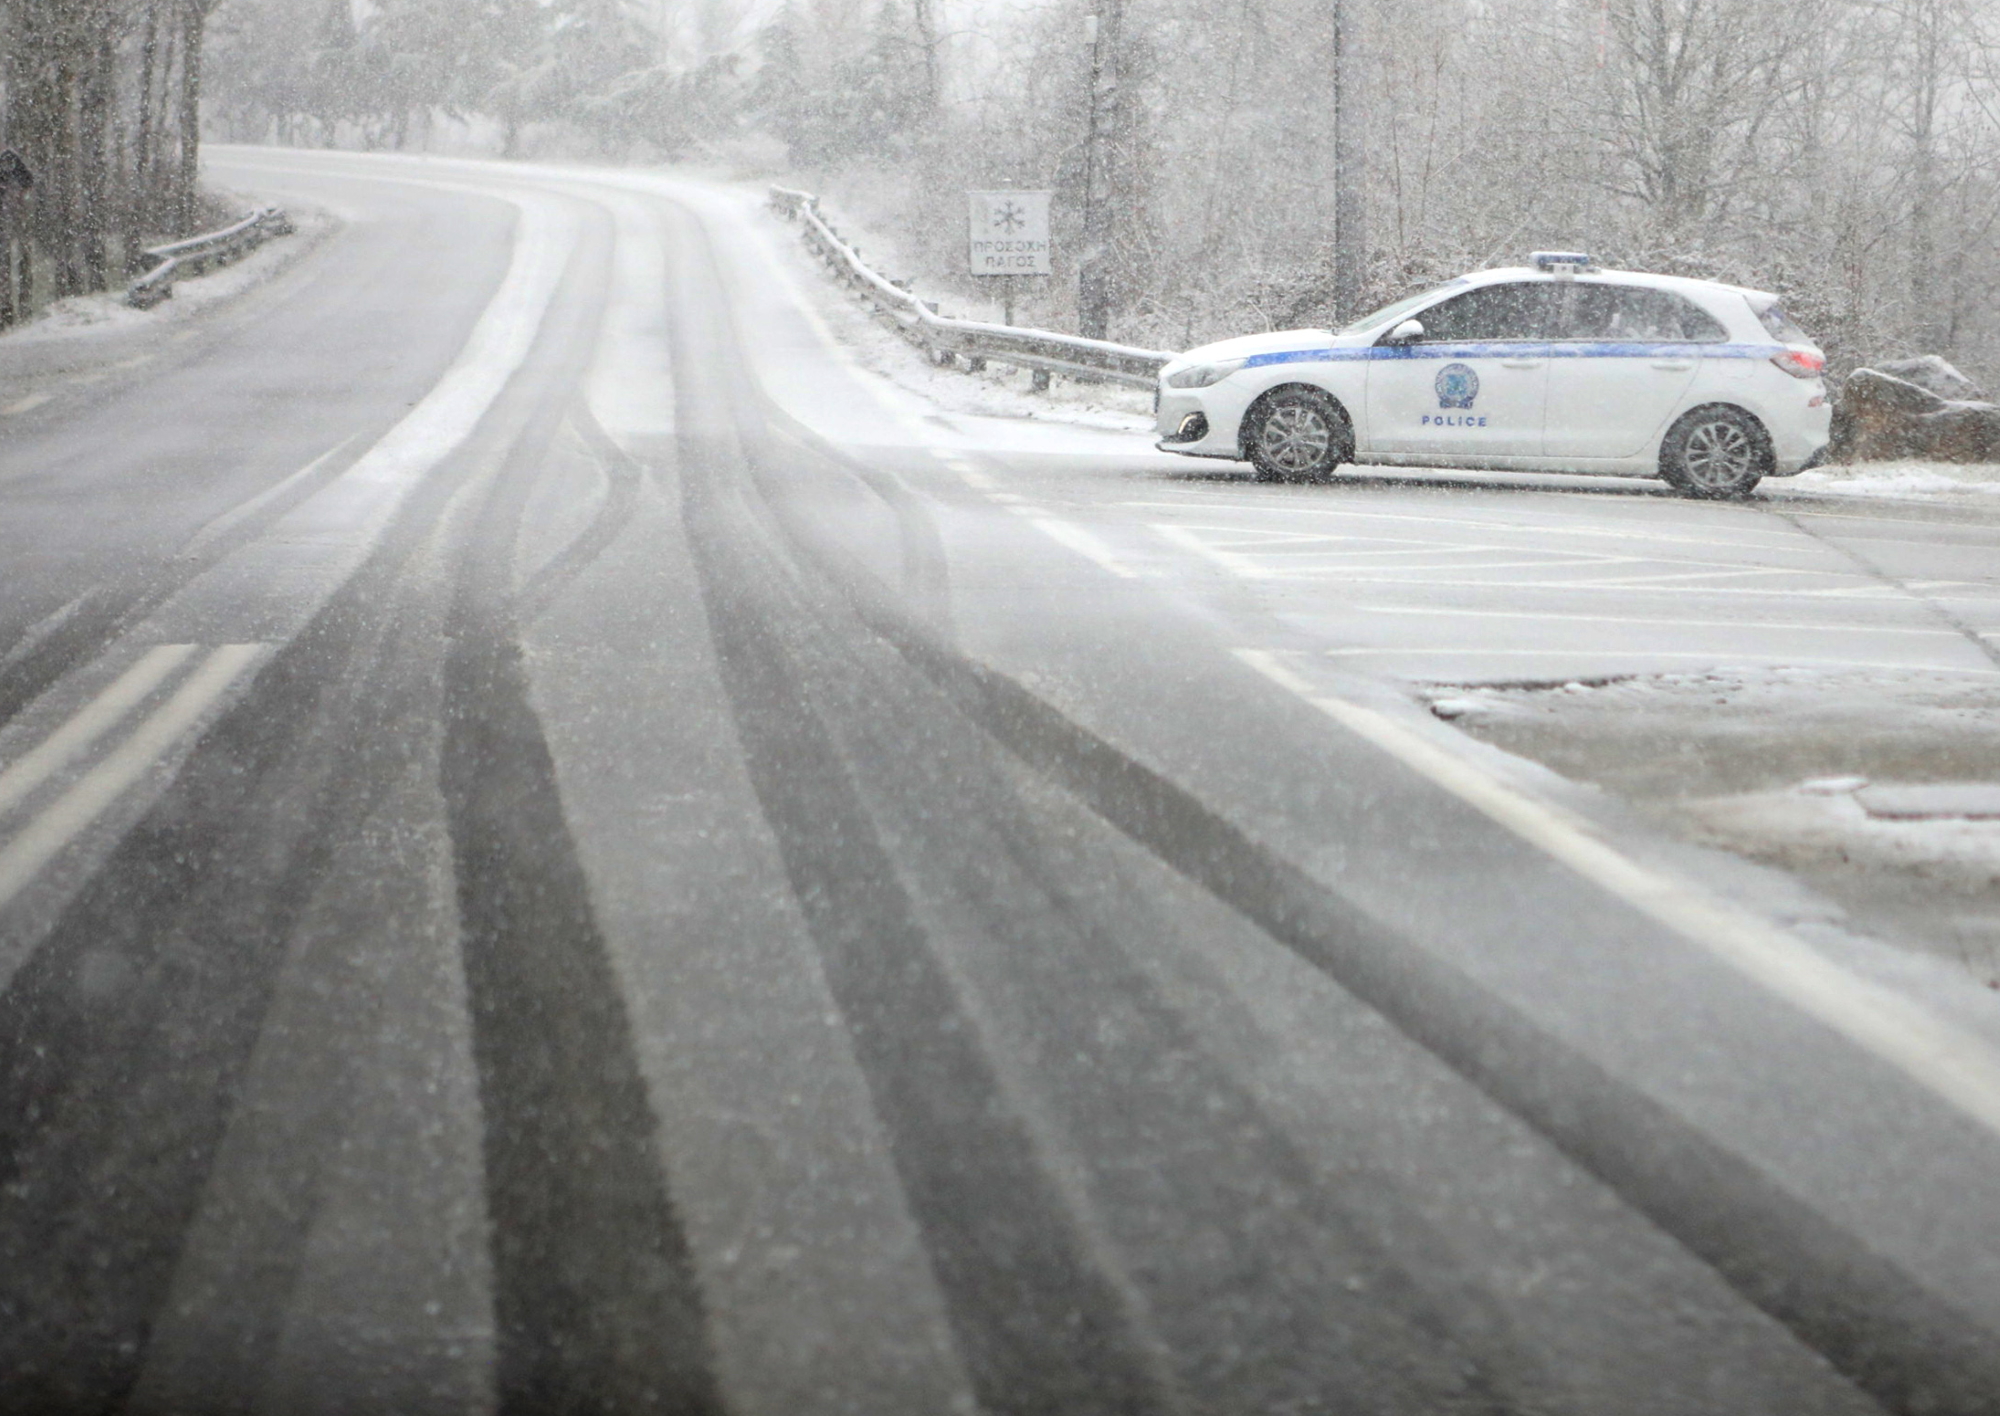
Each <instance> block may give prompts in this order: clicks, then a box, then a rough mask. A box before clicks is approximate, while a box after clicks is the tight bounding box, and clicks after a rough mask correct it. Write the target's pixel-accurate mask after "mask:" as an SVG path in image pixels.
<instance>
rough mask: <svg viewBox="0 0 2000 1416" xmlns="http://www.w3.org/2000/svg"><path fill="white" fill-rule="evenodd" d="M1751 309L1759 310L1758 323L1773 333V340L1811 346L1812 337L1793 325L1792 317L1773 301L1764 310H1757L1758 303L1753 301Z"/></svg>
mask: <svg viewBox="0 0 2000 1416" xmlns="http://www.w3.org/2000/svg"><path fill="white" fill-rule="evenodd" d="M1750 308H1751V309H1753V310H1757V322H1758V323H1759V324H1761V325H1763V326H1764V328H1765V329H1767V330H1769V331H1770V332H1771V337H1772V338H1773V339H1778V340H1783V341H1784V342H1785V343H1786V344H1810V343H1812V336H1811V335H1809V334H1807V333H1806V332H1805V331H1804V330H1802V329H1800V328H1799V327H1798V326H1797V325H1795V324H1793V323H1792V317H1791V316H1790V315H1788V314H1786V313H1785V307H1784V306H1783V305H1780V304H1778V303H1777V302H1776V301H1773V302H1772V303H1771V304H1768V305H1766V306H1765V307H1764V308H1763V309H1761V310H1758V309H1757V302H1756V301H1754V300H1753V301H1751V302H1750Z"/></svg>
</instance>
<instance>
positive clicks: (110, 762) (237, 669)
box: [0, 644, 265, 907]
mask: <svg viewBox="0 0 2000 1416" xmlns="http://www.w3.org/2000/svg"><path fill="white" fill-rule="evenodd" d="M167 647H170V648H174V649H180V650H183V651H185V650H187V649H190V648H192V647H193V646H191V645H184V644H182V645H171V646H167ZM264 652H265V646H264V645H262V644H225V645H223V646H222V647H220V648H219V649H216V650H215V651H214V652H212V653H211V654H210V655H209V656H208V657H207V659H205V660H203V662H202V664H201V666H200V667H199V668H197V669H196V670H195V671H194V672H193V673H191V674H189V675H188V677H187V679H186V681H185V682H183V683H182V684H181V686H180V687H179V688H178V689H176V690H175V691H174V693H173V695H172V696H171V697H169V698H168V699H167V701H166V702H165V703H162V704H161V705H160V706H159V707H158V708H156V709H154V710H153V712H152V714H151V715H150V716H148V717H147V718H146V719H145V720H144V721H143V722H141V723H140V724H139V726H138V728H137V729H135V730H134V731H133V733H132V735H131V736H130V737H128V738H127V739H126V740H125V741H124V742H123V743H121V744H119V746H118V747H117V749H116V750H114V751H113V752H112V753H111V754H110V755H109V756H107V757H106V758H105V759H104V760H103V761H102V762H100V763H98V764H97V765H96V766H95V767H93V768H91V769H90V771H89V772H87V773H85V774H84V776H83V777H82V779H81V780H80V781H78V782H77V784H76V785H75V786H73V787H71V788H70V789H69V790H68V791H66V792H64V793H63V794H62V795H61V796H60V797H58V798H56V800H55V801H53V802H51V803H50V804H49V806H48V808H47V809H46V810H44V811H43V812H42V813H41V814H40V815H38V816H36V817H34V818H33V819H32V820H30V821H29V822H28V824H27V825H26V826H24V827H23V828H22V829H21V830H20V831H19V832H18V833H17V834H16V835H15V836H14V838H13V839H12V840H10V841H9V842H8V843H7V844H6V846H5V847H4V848H0V907H4V906H5V905H6V904H7V903H8V902H9V901H11V900H12V899H13V898H14V896H16V895H18V894H19V893H20V892H21V889H22V887H23V886H25V885H26V884H27V883H28V882H29V881H31V880H33V879H34V878H35V876H36V875H37V874H39V873H40V871H41V869H42V867H43V866H45V865H47V864H48V863H49V862H50V861H51V860H53V859H54V858H55V857H56V856H57V854H59V853H60V852H61V851H62V850H63V848H64V847H66V846H68V845H69V844H70V842H72V841H74V840H75V839H76V838H77V837H78V836H80V835H82V834H83V833H84V831H85V830H87V829H88V828H89V827H90V825H91V823H92V822H94V821H96V820H97V818H98V817H100V816H102V815H103V814H104V812H105V811H106V809H108V808H109V807H110V806H111V805H112V803H114V802H116V801H117V800H118V798H119V797H121V796H123V795H124V794H125V793H126V792H127V791H129V790H130V789H131V788H132V786H133V785H134V784H135V783H136V782H138V780H139V779H140V778H141V777H143V776H144V775H145V774H146V773H147V772H148V771H149V770H151V768H152V767H153V765H154V764H155V763H156V762H158V761H159V760H160V759H161V758H162V757H163V756H165V755H166V753H167V752H168V751H170V750H171V749H172V748H173V746H174V744H175V743H177V742H178V741H180V739H181V737H182V735H183V734H185V733H186V732H187V731H188V729H189V728H191V727H193V726H194V724H195V723H196V722H198V721H199V720H200V718H201V716H202V714H204V713H206V712H207V711H208V710H209V708H211V707H212V706H213V705H214V704H215V703H216V701H217V700H218V699H220V698H221V697H222V696H223V694H225V693H227V692H228V691H229V689H230V686H231V685H233V684H234V683H235V682H236V680H237V679H238V678H240V677H242V675H243V672H244V671H245V670H246V669H248V668H249V667H250V666H251V665H252V664H254V663H256V662H257V660H258V659H259V658H260V657H262V655H263V654H264ZM71 721H72V722H74V721H75V720H74V719H72V720H71Z"/></svg>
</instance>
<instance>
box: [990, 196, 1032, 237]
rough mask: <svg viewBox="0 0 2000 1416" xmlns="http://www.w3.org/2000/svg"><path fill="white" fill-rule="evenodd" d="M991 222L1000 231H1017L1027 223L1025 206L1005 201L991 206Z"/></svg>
mask: <svg viewBox="0 0 2000 1416" xmlns="http://www.w3.org/2000/svg"><path fill="white" fill-rule="evenodd" d="M993 224H994V226H996V227H998V228H999V229H1000V230H1002V231H1019V230H1020V229H1021V228H1022V227H1023V226H1026V225H1027V224H1028V211H1027V208H1026V207H1020V206H1016V205H1015V204H1014V203H1013V202H1005V203H1003V204H1001V205H1000V206H997V207H995V208H993Z"/></svg>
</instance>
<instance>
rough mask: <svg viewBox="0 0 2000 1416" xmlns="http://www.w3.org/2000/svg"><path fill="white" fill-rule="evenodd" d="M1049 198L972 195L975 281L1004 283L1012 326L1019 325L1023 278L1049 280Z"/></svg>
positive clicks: (1002, 289)
mask: <svg viewBox="0 0 2000 1416" xmlns="http://www.w3.org/2000/svg"><path fill="white" fill-rule="evenodd" d="M1049 196H1050V194H1049V193H1048V192H968V193H966V197H967V214H968V217H969V222H968V236H969V241H968V244H967V249H966V256H967V260H968V261H969V263H970V268H971V271H972V273H973V274H974V275H979V276H989V277H997V278H999V279H1000V280H1001V281H1002V284H1001V287H1000V298H1001V300H1002V302H1003V303H1004V305H1005V307H1006V311H1007V316H1006V319H1007V323H1008V324H1012V323H1014V292H1015V290H1016V289H1017V288H1018V286H1017V285H1016V282H1017V281H1018V280H1019V279H1020V277H1022V276H1032V275H1044V276H1045V275H1048V274H1050V273H1051V267H1050V265H1049V255H1050V242H1049Z"/></svg>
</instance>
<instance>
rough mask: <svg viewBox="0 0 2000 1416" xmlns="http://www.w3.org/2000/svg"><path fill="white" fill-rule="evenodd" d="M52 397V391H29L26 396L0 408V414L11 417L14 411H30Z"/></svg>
mask: <svg viewBox="0 0 2000 1416" xmlns="http://www.w3.org/2000/svg"><path fill="white" fill-rule="evenodd" d="M54 397H55V395H54V394H53V393H31V394H29V395H28V396H27V397H26V398H17V399H15V400H14V401H13V402H12V403H10V404H8V405H7V406H6V407H5V408H0V415H5V416H6V417H9V418H11V417H13V416H14V415H15V414H16V413H31V412H33V411H34V410H35V409H37V408H40V407H41V406H42V405H43V404H44V403H47V402H48V401H49V400H50V399H51V398H54Z"/></svg>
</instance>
